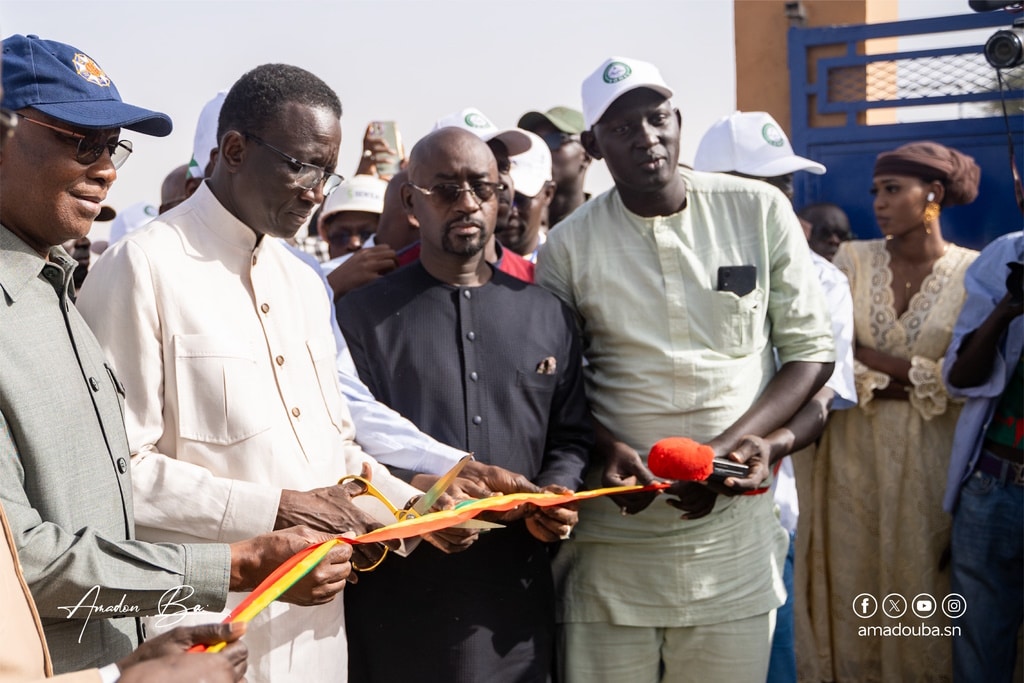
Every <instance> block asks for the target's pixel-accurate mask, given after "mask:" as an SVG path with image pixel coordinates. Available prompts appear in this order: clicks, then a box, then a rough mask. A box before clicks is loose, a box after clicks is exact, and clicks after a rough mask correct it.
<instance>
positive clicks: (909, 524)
mask: <svg viewBox="0 0 1024 683" xmlns="http://www.w3.org/2000/svg"><path fill="white" fill-rule="evenodd" d="M979 175H980V173H979V169H978V167H977V165H976V164H975V163H974V160H973V159H971V158H970V157H967V156H964V155H963V154H960V153H959V152H957V151H955V150H952V149H948V148H946V147H943V146H942V145H939V144H936V143H933V142H918V143H911V144H908V145H904V146H902V147H900V148H898V149H896V150H894V151H892V152H886V153H883V154H881V155H879V157H878V159H877V161H876V163H875V172H874V179H873V184H872V189H871V192H872V194H873V195H874V197H875V198H874V210H875V218H876V220H877V222H878V227H879V228H880V229H881V231H882V234H883V235H884V236H885V239H880V240H865V241H855V242H845V243H843V245H842V246H841V247H840V249H839V252H838V253H837V254H836V257H835V261H834V262H835V265H836V266H838V267H839V268H840V269H842V270H843V272H844V273H846V275H847V277H848V278H849V280H850V288H851V290H852V293H853V302H854V330H855V337H856V350H855V354H854V357H855V363H854V367H855V377H856V382H857V393H858V406H857V407H855V408H852V409H850V410H842V411H837V412H836V413H834V414H833V416H832V418H831V422H830V423H829V425H828V428H827V429H826V432H825V434H824V435H823V437H822V441H821V446H820V448H819V450H818V454H817V458H816V462H815V471H814V502H813V504H814V506H815V511H814V513H813V514H812V515H811V519H812V520H814V525H815V526H814V528H812V529H809V530H805V529H804V528H803V527H801V529H800V531H799V533H809V535H810V553H809V560H808V561H809V562H810V567H808V568H806V569H805V571H807V572H808V575H809V578H810V586H811V588H810V591H811V592H810V595H809V596H808V602H807V606H808V609H809V610H810V613H811V620H812V624H813V630H814V640H815V642H814V643H813V645H812V644H807V643H804V644H803V648H802V650H801V652H800V656H801V657H802V658H805V661H807V662H808V663H809V664H810V666H808V667H802V669H801V670H802V671H803V672H805V673H806V672H808V671H811V670H813V669H814V667H815V666H816V667H817V672H816V675H815V676H812V679H813V680H815V681H836V682H837V683H843V682H846V681H855V682H856V683H872V682H876V681H877V682H881V681H901V682H909V681H948V680H950V679H951V668H952V664H951V662H952V660H951V650H950V647H951V645H950V638H949V637H948V636H945V635H944V636H941V637H902V636H895V635H882V634H880V633H879V632H878V630H877V629H873V632H872V629H869V628H868V627H882V628H883V629H884V628H885V627H890V628H897V629H898V628H899V627H900V625H901V624H902V625H905V626H908V627H909V626H911V625H913V626H914V628H916V629H917V632H918V633H920V632H921V630H922V629H921V626H922V624H924V625H925V626H927V627H929V628H928V629H927V630H928V631H931V630H932V629H931V628H930V627H938V628H939V629H941V628H943V627H945V626H947V625H949V623H950V622H949V619H948V618H946V617H945V616H944V615H943V613H942V609H941V602H942V599H943V598H944V597H945V596H946V594H947V593H949V576H948V572H947V571H944V570H942V571H940V569H939V564H940V557H941V555H942V553H943V550H944V549H945V548H946V546H947V543H948V540H949V533H950V520H949V517H948V515H946V514H945V513H944V512H943V511H942V495H943V488H944V486H945V472H946V471H947V468H948V465H949V457H950V446H951V443H952V440H953V429H954V427H955V426H956V420H957V415H958V414H959V406H958V405H956V404H955V403H953V402H952V401H951V400H950V399H949V397H948V395H947V393H946V389H945V387H944V386H943V383H942V379H941V363H942V360H941V359H942V357H943V355H944V354H945V352H946V347H947V346H948V344H949V341H950V335H951V333H952V330H953V324H954V323H955V322H956V318H957V314H958V313H959V311H960V307H961V305H962V303H963V299H964V288H963V279H964V271H965V270H966V268H967V266H968V265H970V263H971V262H972V261H973V260H974V258H975V257H976V256H977V252H975V251H972V250H970V249H964V248H962V247H959V246H957V245H955V244H952V243H950V242H947V241H946V240H945V239H943V237H942V230H941V226H940V214H941V209H942V208H943V207H948V206H953V205H956V204H967V203H969V202H971V201H973V200H974V198H975V196H976V195H977V193H978V181H979ZM863 593H867V594H870V595H871V596H872V597H873V598H874V600H875V601H876V602H875V603H872V602H871V601H867V602H865V601H864V599H863V597H858V596H860V595H861V594H863ZM891 593H898V594H900V595H901V596H902V597H903V601H902V602H901V601H900V600H897V599H895V598H893V599H892V601H890V600H886V599H885V598H886V596H888V595H889V594H891ZM920 594H927V595H929V596H931V600H932V601H933V604H934V605H935V607H936V608H935V611H934V614H932V615H931V616H929V617H926V618H921V617H919V616H917V615H915V613H914V611H913V608H914V607H918V606H922V607H923V606H924V602H923V601H924V600H925V598H923V597H921V598H919V600H920V601H922V602H921V604H920V605H918V600H915V598H916V597H917V596H919V595H920ZM873 605H877V611H876V612H875V614H874V615H873V616H870V617H867V618H862V617H864V615H865V613H870V612H871V611H872V610H873V609H875V608H874V607H873ZM883 607H884V608H886V610H887V611H888V612H889V613H890V614H895V615H896V618H892V617H890V616H887V615H886V613H885V610H883ZM903 607H906V612H905V613H904V614H903V615H902V616H900V615H899V614H898V612H899V611H900V610H901V609H902V608H903ZM968 608H969V606H968ZM882 633H885V631H883V632H882Z"/></svg>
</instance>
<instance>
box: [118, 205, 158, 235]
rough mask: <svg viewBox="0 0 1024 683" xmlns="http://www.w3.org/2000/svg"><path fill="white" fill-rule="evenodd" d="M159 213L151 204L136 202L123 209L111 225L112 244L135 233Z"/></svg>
mask: <svg viewBox="0 0 1024 683" xmlns="http://www.w3.org/2000/svg"><path fill="white" fill-rule="evenodd" d="M159 213H160V212H159V211H158V210H157V208H156V207H155V206H153V205H152V204H150V203H149V202H136V203H135V204H132V205H131V206H129V207H128V208H126V209H121V210H120V211H118V212H117V216H115V217H114V221H113V222H112V223H111V224H110V244H113V243H114V242H116V241H118V240H119V239H121V238H122V237H124V236H125V235H130V234H131V233H133V232H135V231H136V230H138V229H139V228H141V227H142V226H143V225H145V224H146V223H149V222H150V221H151V220H153V219H154V218H156V217H157V214H159Z"/></svg>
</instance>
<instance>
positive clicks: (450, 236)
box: [441, 219, 491, 256]
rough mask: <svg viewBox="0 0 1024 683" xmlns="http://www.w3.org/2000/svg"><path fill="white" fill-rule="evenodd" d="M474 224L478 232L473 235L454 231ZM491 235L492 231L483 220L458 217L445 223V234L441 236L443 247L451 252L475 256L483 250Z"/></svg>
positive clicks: (458, 254)
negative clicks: (457, 233)
mask: <svg viewBox="0 0 1024 683" xmlns="http://www.w3.org/2000/svg"><path fill="white" fill-rule="evenodd" d="M470 226H473V227H475V228H477V232H476V233H474V234H473V235H456V234H454V232H455V231H456V230H457V229H460V228H466V227H470ZM490 237H491V231H489V230H488V229H487V226H486V225H485V224H484V223H483V221H477V220H466V219H458V220H453V221H450V222H448V223H447V224H445V226H444V234H442V236H441V248H442V249H444V251H445V252H447V253H449V254H455V255H457V256H475V255H476V254H478V253H480V252H481V251H483V248H484V246H486V244H487V240H488V239H490Z"/></svg>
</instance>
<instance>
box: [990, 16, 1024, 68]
mask: <svg viewBox="0 0 1024 683" xmlns="http://www.w3.org/2000/svg"><path fill="white" fill-rule="evenodd" d="M1020 21H1021V20H1020V19H1018V20H1017V21H1015V22H1013V28H1004V29H1001V30H999V31H996V32H995V33H993V34H992V35H991V36H989V39H988V40H987V41H985V60H986V61H988V63H989V64H990V65H991V66H993V67H995V68H996V69H1012V68H1013V67H1015V66H1020V65H1021V64H1024V26H1021V25H1020Z"/></svg>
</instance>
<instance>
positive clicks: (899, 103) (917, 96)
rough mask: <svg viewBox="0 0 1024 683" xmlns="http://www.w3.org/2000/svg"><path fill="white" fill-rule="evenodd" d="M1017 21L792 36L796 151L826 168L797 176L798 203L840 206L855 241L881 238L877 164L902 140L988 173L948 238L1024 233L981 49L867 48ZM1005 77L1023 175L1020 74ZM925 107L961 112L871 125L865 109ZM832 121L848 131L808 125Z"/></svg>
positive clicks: (948, 21) (940, 21)
mask: <svg viewBox="0 0 1024 683" xmlns="http://www.w3.org/2000/svg"><path fill="white" fill-rule="evenodd" d="M1013 16H1014V15H1011V14H1008V13H1005V12H1001V11H999V12H988V13H981V14H966V15H958V16H952V17H940V18H933V19H919V20H913V21H901V22H891V23H884V24H863V25H855V26H836V27H828V28H799V27H796V28H791V29H790V30H789V36H788V37H789V73H790V80H791V86H790V87H791V90H790V92H791V93H792V95H791V97H792V126H791V130H792V135H791V139H792V142H793V147H794V149H795V150H796V152H797V154H802V155H804V156H807V157H810V158H812V159H814V160H816V161H820V162H821V163H823V164H825V166H826V167H827V168H828V173H826V174H825V175H822V176H815V175H811V174H808V173H798V174H797V177H796V179H795V190H796V205H797V206H798V207H800V206H803V205H805V204H809V203H811V202H818V201H828V202H834V203H835V204H838V205H839V206H841V207H843V209H844V210H845V211H846V212H847V214H849V216H850V222H851V224H852V226H853V229H854V232H855V233H856V234H857V236H858V237H861V238H871V237H879V236H880V232H879V230H878V227H877V226H876V225H875V221H874V214H873V211H872V209H871V197H870V195H869V194H868V189H869V188H870V186H871V172H872V168H873V166H874V160H875V156H876V155H877V154H878V153H879V152H883V151H886V150H889V149H893V148H894V147H897V146H899V145H901V144H903V143H905V142H911V141H915V140H934V141H936V142H941V143H942V144H944V145H947V146H950V147H955V148H956V149H958V150H960V151H962V152H964V153H965V154H969V155H970V156H972V157H974V159H975V160H976V161H977V162H978V164H979V165H980V166H981V169H982V179H981V191H980V193H979V196H978V199H977V200H976V201H975V202H974V203H973V204H970V205H968V206H961V207H954V208H951V209H947V210H945V211H944V212H943V219H942V225H943V234H944V236H945V237H946V238H947V239H950V240H952V241H953V242H955V243H957V244H961V245H963V246H968V247H972V248H975V249H980V248H981V247H982V246H984V245H985V244H986V243H987V242H988V241H990V240H991V239H992V238H994V237H996V236H998V235H1001V234H1003V233H1006V232H1009V231H1011V230H1019V229H1021V227H1022V225H1024V216H1022V214H1021V212H1020V210H1019V209H1018V208H1017V205H1016V201H1015V199H1014V191H1013V177H1012V173H1011V167H1010V161H1009V145H1008V142H1007V124H1006V122H1005V121H1004V119H1003V117H1002V115H1001V114H999V113H998V111H999V109H998V107H999V91H998V86H997V81H996V72H995V69H993V68H992V67H991V66H989V65H988V63H987V62H986V61H985V57H984V54H983V50H984V45H983V43H984V41H983V40H982V41H981V43H979V44H971V45H967V46H959V47H942V48H931V49H919V50H914V51H903V52H888V53H884V54H871V55H866V54H863V52H864V41H866V40H870V39H878V38H894V37H901V38H905V37H908V36H921V35H928V34H939V33H948V32H953V31H964V30H969V29H978V28H987V27H993V28H995V27H999V28H1009V27H1010V24H1011V23H1012V20H1013ZM946 39H947V40H948V37H947V38H946ZM823 46H840V47H839V48H836V47H831V48H823ZM843 46H845V47H843ZM823 49H825V50H830V52H829V54H831V55H836V53H837V52H839V51H842V52H843V54H840V55H838V56H821V52H822V50H823ZM815 53H817V56H816V54H815ZM815 57H816V58H815ZM812 74H813V78H811V75H812ZM1003 76H1004V80H1008V81H1009V82H1011V83H1013V86H1012V88H1011V89H1010V90H1009V91H1008V92H1007V93H1006V97H1007V100H1008V101H1007V105H1008V107H1009V105H1010V101H1013V102H1014V107H1015V109H1014V110H1013V111H1010V112H1009V113H1010V127H1011V129H1012V133H1013V141H1014V147H1015V153H1016V159H1017V164H1018V168H1019V167H1020V163H1021V161H1022V160H1024V112H1022V111H1021V108H1020V104H1021V99H1022V98H1024V90H1022V85H1021V83H1022V76H1024V67H1018V68H1016V69H1012V70H1009V71H1004V72H1003ZM925 105H927V106H929V107H933V106H935V105H947V108H949V107H948V105H953V107H952V108H955V109H956V110H957V111H956V112H955V113H954V114H953V115H949V114H948V113H945V112H944V110H943V114H942V118H943V120H933V121H921V122H914V123H889V124H884V125H867V124H866V123H865V120H866V118H867V112H868V111H869V110H877V109H889V110H896V109H897V108H902V107H921V106H925ZM827 114H833V115H836V114H839V115H842V116H843V123H842V124H840V125H832V126H818V127H812V119H813V118H814V117H816V116H820V115H827ZM972 115H973V116H974V118H972V117H971V116H972Z"/></svg>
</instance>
